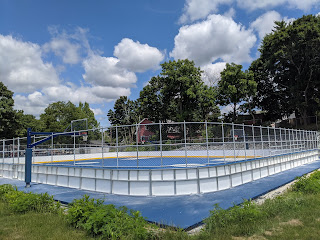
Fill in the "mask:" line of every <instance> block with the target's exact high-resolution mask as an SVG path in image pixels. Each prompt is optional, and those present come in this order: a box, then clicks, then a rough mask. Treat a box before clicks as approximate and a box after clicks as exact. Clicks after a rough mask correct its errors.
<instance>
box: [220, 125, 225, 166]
mask: <svg viewBox="0 0 320 240" xmlns="http://www.w3.org/2000/svg"><path fill="white" fill-rule="evenodd" d="M221 129H222V151H223V160H224V163H226V154H225V146H224V127H223V122H222V124H221Z"/></svg>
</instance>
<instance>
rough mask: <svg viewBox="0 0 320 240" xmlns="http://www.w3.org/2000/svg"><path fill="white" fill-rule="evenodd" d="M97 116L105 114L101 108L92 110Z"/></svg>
mask: <svg viewBox="0 0 320 240" xmlns="http://www.w3.org/2000/svg"><path fill="white" fill-rule="evenodd" d="M90 109H91V111H92V112H93V114H94V115H95V116H98V115H103V114H104V112H103V111H102V110H101V109H100V108H90Z"/></svg>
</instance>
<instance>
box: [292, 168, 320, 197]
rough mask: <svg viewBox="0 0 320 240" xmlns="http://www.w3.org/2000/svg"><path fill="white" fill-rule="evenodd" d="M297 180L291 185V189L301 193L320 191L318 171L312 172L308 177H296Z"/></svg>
mask: <svg viewBox="0 0 320 240" xmlns="http://www.w3.org/2000/svg"><path fill="white" fill-rule="evenodd" d="M297 180H298V181H297V182H295V184H294V185H293V186H292V191H295V192H302V193H320V171H316V172H314V173H312V174H311V175H310V176H309V177H307V176H306V175H305V176H302V177H298V178H297Z"/></svg>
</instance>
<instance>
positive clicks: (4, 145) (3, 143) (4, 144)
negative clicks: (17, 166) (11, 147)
mask: <svg viewBox="0 0 320 240" xmlns="http://www.w3.org/2000/svg"><path fill="white" fill-rule="evenodd" d="M2 141H3V142H2V163H4V149H5V147H6V143H5V140H4V139H3V140H2Z"/></svg>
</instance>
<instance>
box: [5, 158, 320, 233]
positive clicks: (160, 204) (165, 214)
mask: <svg viewBox="0 0 320 240" xmlns="http://www.w3.org/2000/svg"><path fill="white" fill-rule="evenodd" d="M319 168H320V160H318V161H316V162H313V163H310V164H307V165H303V166H300V167H296V168H293V169H290V170H287V171H284V172H281V173H278V174H274V175H272V176H269V177H265V178H262V179H259V180H256V181H253V182H250V183H246V184H243V185H240V186H237V187H234V188H231V189H227V190H222V191H218V192H213V193H206V194H199V195H198V194H195V195H186V196H170V197H150V196H148V197H135V196H121V195H112V194H103V193H98V192H91V191H84V190H79V189H72V188H66V187H58V186H51V185H46V184H37V183H33V184H32V186H31V188H28V189H26V188H24V186H25V184H24V182H23V181H18V180H11V179H5V178H0V184H6V183H9V184H14V185H16V186H17V187H18V189H19V190H22V191H26V192H30V191H31V192H35V193H45V192H47V193H49V194H50V195H53V196H54V198H55V199H56V200H59V201H61V202H63V203H70V202H71V201H72V200H73V199H77V198H81V197H82V195H84V194H88V195H90V196H91V197H93V198H102V199H104V203H105V204H114V205H116V206H127V207H128V208H130V209H134V210H139V211H140V212H141V214H142V216H143V217H145V218H146V219H147V220H149V221H151V222H156V223H159V224H164V225H171V226H178V227H181V228H184V229H191V228H193V227H195V226H197V225H199V224H201V223H202V220H203V219H205V218H207V217H208V216H209V214H210V210H212V209H213V207H214V204H219V206H220V207H221V208H223V209H227V208H230V207H232V206H233V205H237V204H241V203H242V202H243V201H244V200H245V199H254V198H257V197H259V196H261V195H263V194H265V193H267V192H269V191H271V190H273V189H276V188H278V187H280V186H282V185H284V184H286V183H288V182H291V181H293V180H294V179H295V178H296V177H298V176H302V175H304V174H306V173H309V172H311V171H313V170H316V169H319Z"/></svg>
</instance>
